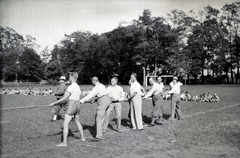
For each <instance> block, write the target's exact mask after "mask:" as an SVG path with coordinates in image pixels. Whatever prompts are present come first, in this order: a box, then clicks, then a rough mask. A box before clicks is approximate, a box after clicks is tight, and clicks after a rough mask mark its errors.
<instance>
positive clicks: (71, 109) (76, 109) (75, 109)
mask: <svg viewBox="0 0 240 158" xmlns="http://www.w3.org/2000/svg"><path fill="white" fill-rule="evenodd" d="M79 113H80V103H79V101H78V100H69V101H68V105H67V109H66V114H68V115H69V116H73V115H79Z"/></svg>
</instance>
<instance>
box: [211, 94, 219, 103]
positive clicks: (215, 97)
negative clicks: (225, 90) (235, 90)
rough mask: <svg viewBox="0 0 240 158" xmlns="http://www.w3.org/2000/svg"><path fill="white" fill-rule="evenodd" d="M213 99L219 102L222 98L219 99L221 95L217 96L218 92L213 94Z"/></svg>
mask: <svg viewBox="0 0 240 158" xmlns="http://www.w3.org/2000/svg"><path fill="white" fill-rule="evenodd" d="M212 101H213V102H219V101H220V99H219V97H218V96H217V94H214V95H213V97H212Z"/></svg>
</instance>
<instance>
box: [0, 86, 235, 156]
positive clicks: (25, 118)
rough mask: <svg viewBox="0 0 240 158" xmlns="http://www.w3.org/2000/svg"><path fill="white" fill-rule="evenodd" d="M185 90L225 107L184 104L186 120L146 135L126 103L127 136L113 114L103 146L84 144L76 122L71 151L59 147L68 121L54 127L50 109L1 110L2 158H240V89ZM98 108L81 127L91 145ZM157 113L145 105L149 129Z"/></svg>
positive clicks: (9, 99)
mask: <svg viewBox="0 0 240 158" xmlns="http://www.w3.org/2000/svg"><path fill="white" fill-rule="evenodd" d="M81 88H82V89H89V88H91V86H81ZM124 88H127V86H124ZM53 89H54V88H53ZM148 89H150V87H149V88H148ZM182 90H184V91H188V92H189V93H190V94H191V95H193V94H200V93H208V92H210V93H217V94H218V96H219V97H220V102H219V103H199V102H182V111H183V114H184V117H185V119H184V120H182V121H176V122H173V123H170V122H166V123H164V124H163V125H157V126H154V127H145V128H144V130H143V131H141V132H139V131H132V130H131V129H130V122H129V121H128V118H127V114H128V110H129V105H128V104H127V103H123V111H122V125H123V129H124V131H123V132H120V133H118V132H116V131H115V130H114V129H116V126H115V124H116V122H115V121H116V120H115V119H114V116H115V113H113V115H112V121H111V122H110V124H111V125H112V126H111V125H110V126H109V129H108V131H107V133H106V134H105V136H104V139H103V141H102V142H97V143H96V142H89V141H86V142H81V141H80V139H79V137H80V134H79V133H78V130H77V126H76V125H75V122H74V121H72V122H71V123H70V126H69V128H70V130H71V132H70V134H69V138H68V140H69V146H68V147H67V148H57V147H55V145H56V144H59V143H60V142H61V136H62V129H61V127H62V122H63V120H58V121H57V122H50V119H51V108H50V107H38V108H26V109H13V110H1V111H0V112H1V157H3V158H5V157H14V158H15V157H31V158H33V157H40V158H42V157H46V158H49V157H58V158H61V157H62V158H66V157H73V158H75V157H76V158H79V157H81V158H85V157H86V158H92V157H101V158H111V157H120V158H131V157H134V158H135V157H136V158H141V157H144V158H145V157H147V158H155V157H156V158H172V157H174V158H178V157H179V158H202V157H203V158H210V157H211V158H228V157H231V158H239V157H240V86H239V85H237V86H236V85H206V86H205V85H197V86H182ZM54 100H55V97H54V96H20V95H2V96H1V108H10V107H23V106H32V105H46V104H49V103H50V102H52V101H54ZM163 104H164V109H165V114H166V115H169V114H170V101H166V100H165V101H164V103H163ZM96 108H97V106H96V104H83V105H82V106H81V123H82V125H83V127H84V134H85V137H86V138H87V139H91V138H92V137H93V135H94V134H95V129H94V123H95V120H94V117H95V113H96ZM151 109H152V104H151V100H144V101H143V115H144V122H145V123H147V124H148V123H149V121H150V119H149V117H150V114H151Z"/></svg>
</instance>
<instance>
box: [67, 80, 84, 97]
mask: <svg viewBox="0 0 240 158" xmlns="http://www.w3.org/2000/svg"><path fill="white" fill-rule="evenodd" d="M67 92H69V93H71V95H70V97H69V98H68V99H69V100H79V99H80V95H81V89H80V87H79V85H78V84H77V83H72V84H71V85H70V86H69V87H68V88H67Z"/></svg>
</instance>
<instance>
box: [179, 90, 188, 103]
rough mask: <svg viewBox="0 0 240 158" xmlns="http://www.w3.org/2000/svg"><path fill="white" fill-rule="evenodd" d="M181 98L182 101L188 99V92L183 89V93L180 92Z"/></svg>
mask: <svg viewBox="0 0 240 158" xmlns="http://www.w3.org/2000/svg"><path fill="white" fill-rule="evenodd" d="M180 99H181V100H182V101H186V100H187V97H186V94H185V93H184V91H181V93H180Z"/></svg>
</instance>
